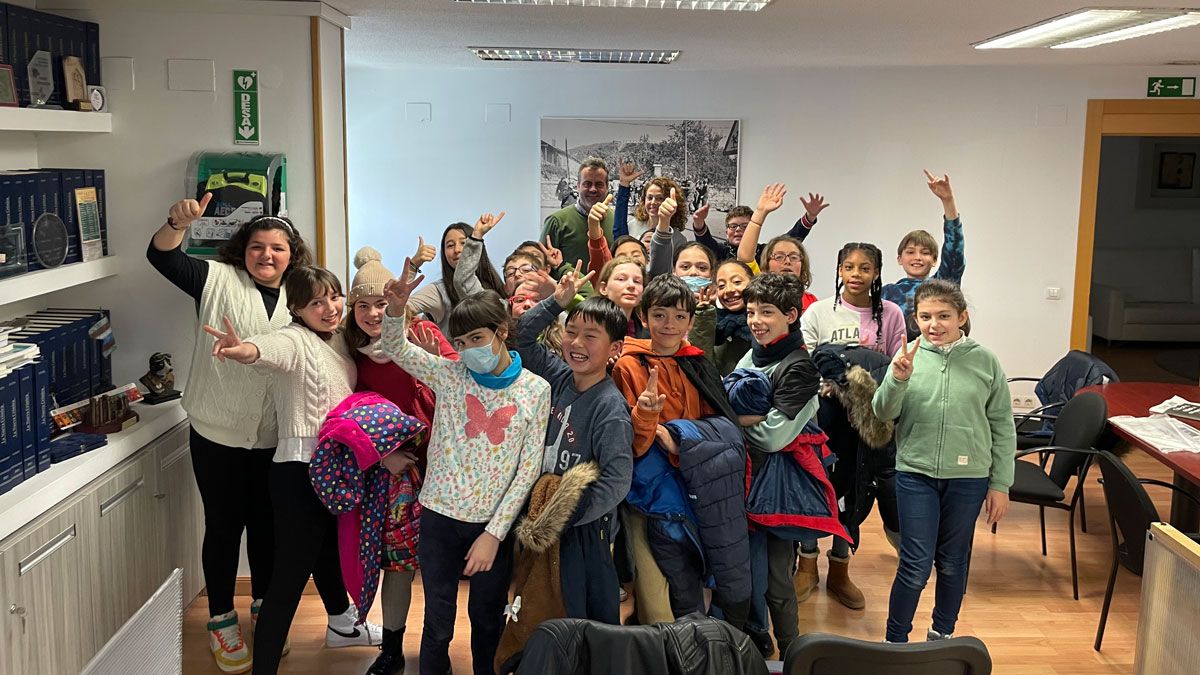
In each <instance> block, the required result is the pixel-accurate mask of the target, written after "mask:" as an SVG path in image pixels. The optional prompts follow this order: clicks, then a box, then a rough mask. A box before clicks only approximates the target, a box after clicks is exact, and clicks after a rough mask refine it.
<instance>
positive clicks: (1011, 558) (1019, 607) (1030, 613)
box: [183, 450, 1171, 675]
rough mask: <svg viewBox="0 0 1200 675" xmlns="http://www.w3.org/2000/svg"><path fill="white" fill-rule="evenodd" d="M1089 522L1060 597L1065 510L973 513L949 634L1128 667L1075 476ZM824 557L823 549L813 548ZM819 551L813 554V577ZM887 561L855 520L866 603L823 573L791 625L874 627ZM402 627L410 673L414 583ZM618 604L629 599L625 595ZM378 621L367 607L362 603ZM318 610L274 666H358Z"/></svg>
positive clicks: (465, 629) (1128, 596)
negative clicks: (330, 645)
mask: <svg viewBox="0 0 1200 675" xmlns="http://www.w3.org/2000/svg"><path fill="white" fill-rule="evenodd" d="M1126 461H1127V462H1128V463H1129V465H1130V467H1131V468H1132V469H1133V471H1134V473H1136V474H1137V475H1138V476H1141V477H1146V478H1158V479H1162V480H1167V481H1169V480H1170V479H1171V475H1170V472H1169V471H1168V470H1167V469H1165V468H1164V467H1163V466H1162V465H1160V464H1158V463H1157V462H1155V461H1154V460H1153V459H1150V458H1149V457H1147V456H1146V455H1144V454H1142V453H1141V452H1139V451H1136V450H1134V451H1131V452H1130V453H1129V454H1128V455H1126ZM1151 490H1153V492H1151V496H1152V497H1153V498H1154V500H1155V502H1156V503H1157V504H1158V507H1159V510H1160V512H1161V514H1162V516H1163V517H1164V518H1165V517H1166V516H1167V514H1168V512H1169V506H1168V505H1169V501H1170V500H1169V497H1168V496H1167V495H1165V494H1163V493H1165V492H1167V491H1166V490H1163V489H1161V488H1151ZM1086 498H1087V504H1088V506H1089V509H1088V524H1089V527H1088V533H1087V534H1082V533H1080V534H1079V535H1078V550H1079V576H1080V581H1079V586H1080V599H1079V600H1078V601H1075V600H1073V599H1071V568H1070V558H1069V555H1068V548H1067V530H1066V513H1065V512H1062V511H1053V510H1051V511H1048V512H1047V538H1048V546H1049V555H1048V556H1047V557H1042V555H1041V552H1040V543H1039V537H1038V517H1037V509H1036V508H1033V507H1030V506H1025V505H1020V504H1016V505H1013V507H1012V509H1011V510H1010V511H1009V514H1008V517H1007V518H1006V519H1005V520H1004V522H1002V523H1001V527H1000V530H999V532H998V533H997V534H996V535H993V534H991V532H990V531H988V529H987V528H986V527H985V525H984V524H983V523H982V521H981V522H980V524H979V525H978V527H977V529H976V534H975V549H974V558H973V560H972V564H971V577H970V588H969V590H968V594H967V597H966V600H965V602H964V604H963V610H962V615H961V620H960V621H959V623H958V629H957V631H956V632H957V633H958V634H961V635H974V636H977V637H979V638H980V639H982V640H983V641H984V643H986V644H987V646H988V649H989V650H990V651H991V654H992V660H993V662H994V663H995V669H994V672H995V673H998V674H1005V673H1011V674H1016V673H1022V674H1034V673H1036V674H1045V675H1065V674H1068V673H1069V674H1071V675H1084V674H1090V673H1131V672H1132V671H1133V659H1134V643H1135V641H1136V632H1137V615H1138V607H1139V601H1140V586H1141V584H1140V581H1141V580H1140V579H1139V578H1138V577H1136V576H1134V575H1133V574H1130V573H1129V572H1127V571H1125V570H1124V569H1121V571H1120V573H1119V576H1118V578H1117V588H1116V594H1115V596H1114V600H1113V607H1112V611H1111V614H1110V617H1109V621H1108V629H1107V632H1106V635H1105V640H1104V651H1103V652H1100V653H1097V652H1094V651H1092V640H1093V638H1094V636H1095V631H1096V623H1097V620H1098V618H1099V616H1100V605H1101V603H1102V601H1103V599H1104V584H1105V580H1106V579H1107V575H1108V568H1109V563H1110V560H1111V557H1110V556H1111V546H1110V540H1109V534H1108V520H1107V515H1106V512H1105V510H1104V496H1103V494H1102V493H1101V491H1100V486H1099V485H1097V484H1096V483H1095V477H1094V476H1093V477H1091V478H1089V485H1088V486H1087V487H1086ZM822 558H824V556H822ZM824 569H825V562H824V560H822V562H821V571H822V578H823V577H824ZM895 570H896V556H895V554H894V552H893V551H892V548H891V547H890V546H889V545H888V544H887V541H886V540H885V539H884V537H883V532H882V527H881V525H880V522H879V520H878V517H877V515H874V514H873V515H872V516H871V518H870V519H869V520H868V521H867V523H866V524H864V527H863V546H862V548H861V549H860V551H859V553H858V554H857V555H856V556H855V557H854V562H853V565H852V566H851V571H852V576H853V578H854V579H855V581H856V582H857V583H858V584H859V585H860V586H861V587H862V589H863V592H864V593H865V594H866V596H867V608H866V610H865V611H860V612H854V611H851V610H848V609H845V608H844V607H842V606H841V605H839V604H837V603H836V602H835V601H832V600H831V599H830V598H829V597H828V596H827V595H826V594H825V592H824V584H823V582H822V587H821V589H819V590H818V591H817V592H815V593H814V594H813V596H812V598H810V599H809V600H808V601H807V602H805V603H803V604H802V605H801V606H800V626H801V631H802V632H811V631H822V632H829V633H836V634H840V635H847V636H851V637H856V638H862V639H866V640H880V639H882V638H883V632H884V622H885V620H886V618H887V598H888V592H889V590H890V588H891V584H892V577H893V575H894V574H895ZM932 581H933V580H931V583H930V586H929V587H927V588H926V592H925V595H924V597H923V600H922V602H921V606H920V608H919V610H918V614H917V620H916V621H915V622H914V626H915V629H914V638H919V637H920V635H923V633H924V631H925V629H926V628H927V627H928V625H929V615H930V612H931V611H932V605H933V588H932ZM414 595H415V598H414V602H413V610H412V613H411V615H410V616H411V621H410V624H411V629H410V630H409V631H408V633H407V635H406V636H405V641H404V642H405V650H406V653H407V654H408V672H409V673H416V672H417V670H416V669H417V651H418V646H419V644H420V638H421V631H420V623H421V619H420V617H421V607H422V605H421V591H420V583H419V580H418V583H417V587H416V588H415V589H414ZM249 602H250V599H249V598H239V599H238V603H237V606H238V613H239V615H240V616H241V617H242V618H243V625H247V624H248V623H249V616H250V614H249ZM624 607H625V609H626V611H628V609H629V605H628V603H627V604H626V605H624ZM465 611H466V596H465V587H464V589H463V591H462V594H460V600H459V617H458V626H459V628H458V633H457V636H458V637H457V638H456V639H455V641H454V643H453V644H452V645H451V656H452V658H453V660H454V670H455V672H459V673H466V672H470V653H469V637H468V636H469V624H468V622H467V618H466V614H465ZM207 617H208V607H207V602H206V598H205V597H204V596H201V597H199V598H198V599H197V600H196V601H195V602H194V603H192V605H191V606H190V607H189V608H188V609H187V611H186V612H185V614H184V623H183V630H184V638H183V640H184V642H183V644H184V646H183V653H184V660H183V668H184V673H187V674H188V675H201V674H209V673H212V674H214V675H216V674H218V673H219V671H218V670H217V668H216V666H215V665H214V664H213V661H212V658H211V657H210V655H209V653H208V651H207V649H208V640H207V638H206V635H205V630H204V624H205V621H206V620H207ZM371 618H372V620H374V621H376V622H378V621H380V617H379V615H378V609H376V610H374V611H373V612H372V617H371ZM324 631H325V615H324V612H323V609H322V607H321V602H320V598H319V597H318V596H316V595H308V596H305V597H304V601H303V603H302V604H301V606H300V612H299V614H298V615H297V619H296V622H295V624H294V625H293V626H292V633H291V640H292V651H291V654H290V655H289V656H287V657H286V658H285V659H284V662H283V667H282V669H281V671H280V672H282V673H296V674H300V673H304V674H309V673H364V672H365V671H366V669H367V667H368V666H369V665H370V664H371V662H372V660H373V659H374V658H375V655H376V650H375V649H373V648H366V647H360V648H346V649H334V650H331V649H325V648H324V647H323V646H322V643H323V639H324Z"/></svg>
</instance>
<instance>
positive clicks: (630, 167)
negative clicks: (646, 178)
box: [617, 160, 646, 187]
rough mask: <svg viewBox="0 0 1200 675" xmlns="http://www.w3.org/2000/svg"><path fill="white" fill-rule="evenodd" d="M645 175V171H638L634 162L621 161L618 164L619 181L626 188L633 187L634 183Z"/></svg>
mask: <svg viewBox="0 0 1200 675" xmlns="http://www.w3.org/2000/svg"><path fill="white" fill-rule="evenodd" d="M645 173H646V172H645V171H642V170H640V169H638V168H637V164H634V163H633V162H626V161H624V160H621V161H619V162H618V163H617V181H618V182H620V183H621V185H624V186H625V187H629V186H630V185H632V184H633V181H635V180H637V179H639V178H641V177H642V176H643V175H645Z"/></svg>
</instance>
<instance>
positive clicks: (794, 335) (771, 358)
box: [750, 330, 804, 368]
mask: <svg viewBox="0 0 1200 675" xmlns="http://www.w3.org/2000/svg"><path fill="white" fill-rule="evenodd" d="M803 346H804V333H801V332H800V331H798V330H794V331H792V332H790V333H788V334H787V335H784V336H783V337H781V338H779V339H778V340H776V341H774V342H772V343H771V344H769V345H766V346H763V345H760V344H758V342H757V341H754V340H751V342H750V349H751V350H752V352H753V354H752V358H753V359H754V365H755V366H757V367H759V368H762V367H764V366H769V365H771V364H772V363H775V362H776V361H779V360H781V359H783V357H785V356H787V355H788V354H791V353H792V352H794V351H796V350H797V349H799V348H800V347H803Z"/></svg>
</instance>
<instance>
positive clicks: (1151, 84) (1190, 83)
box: [1146, 77, 1196, 98]
mask: <svg viewBox="0 0 1200 675" xmlns="http://www.w3.org/2000/svg"><path fill="white" fill-rule="evenodd" d="M1195 95H1196V78H1194V77H1151V78H1147V80H1146V97H1147V98H1193V97H1194V96H1195Z"/></svg>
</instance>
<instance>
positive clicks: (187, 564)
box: [154, 426, 204, 606]
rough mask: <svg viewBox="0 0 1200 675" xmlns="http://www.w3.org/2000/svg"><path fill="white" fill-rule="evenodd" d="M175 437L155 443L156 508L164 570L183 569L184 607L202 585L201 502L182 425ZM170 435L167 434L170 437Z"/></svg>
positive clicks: (202, 514) (186, 432)
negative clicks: (162, 531) (163, 543)
mask: <svg viewBox="0 0 1200 675" xmlns="http://www.w3.org/2000/svg"><path fill="white" fill-rule="evenodd" d="M172 433H173V434H177V437H176V438H172V439H170V440H169V441H168V442H166V443H163V444H162V445H160V446H159V448H158V452H157V453H156V455H157V458H158V481H159V482H158V491H157V492H156V493H155V495H154V496H155V497H157V498H158V501H159V504H158V506H159V511H160V513H161V514H162V522H163V525H164V527H165V529H166V544H167V545H166V547H165V549H164V553H165V560H164V570H165V571H166V572H170V571H171V570H173V569H175V568H176V567H178V568H180V569H182V570H183V604H184V605H185V606H186V605H188V604H189V603H191V601H192V600H194V599H195V598H196V596H197V595H200V591H201V590H202V589H203V588H204V572H203V570H202V569H201V564H202V558H201V552H202V548H203V543H204V504H203V503H202V502H201V501H200V490H199V489H197V488H196V476H195V474H194V473H193V472H192V454H191V448H190V445H189V443H188V430H187V427H186V426H183V427H180V428H179V429H178V430H177V431H176V432H172ZM170 435H171V434H168V436H170Z"/></svg>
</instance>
